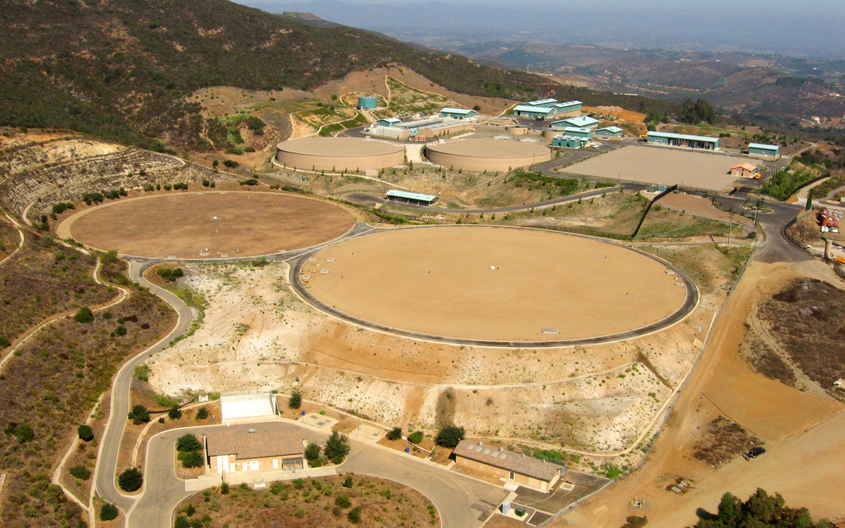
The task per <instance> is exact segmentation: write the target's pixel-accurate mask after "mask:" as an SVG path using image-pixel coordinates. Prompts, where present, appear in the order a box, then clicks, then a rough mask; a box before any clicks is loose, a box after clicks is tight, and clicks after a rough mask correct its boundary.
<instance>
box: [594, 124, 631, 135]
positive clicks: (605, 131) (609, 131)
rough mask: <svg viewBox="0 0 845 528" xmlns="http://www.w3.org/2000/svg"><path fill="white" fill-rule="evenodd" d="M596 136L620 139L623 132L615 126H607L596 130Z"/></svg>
mask: <svg viewBox="0 0 845 528" xmlns="http://www.w3.org/2000/svg"><path fill="white" fill-rule="evenodd" d="M596 135H597V136H603V137H622V136H623V135H624V131H623V130H622V129H621V128H619V127H617V126H609V127H604V128H600V129H598V130H596Z"/></svg>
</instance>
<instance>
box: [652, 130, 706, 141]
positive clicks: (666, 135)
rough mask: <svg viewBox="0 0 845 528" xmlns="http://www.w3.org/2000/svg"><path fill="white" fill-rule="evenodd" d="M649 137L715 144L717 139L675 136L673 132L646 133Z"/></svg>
mask: <svg viewBox="0 0 845 528" xmlns="http://www.w3.org/2000/svg"><path fill="white" fill-rule="evenodd" d="M648 135H649V136H654V137H662V138H669V139H688V140H692V141H706V142H708V143H717V142H718V141H719V138H714V137H707V136H690V135H688V134H675V133H674V132H654V131H651V132H649V133H648Z"/></svg>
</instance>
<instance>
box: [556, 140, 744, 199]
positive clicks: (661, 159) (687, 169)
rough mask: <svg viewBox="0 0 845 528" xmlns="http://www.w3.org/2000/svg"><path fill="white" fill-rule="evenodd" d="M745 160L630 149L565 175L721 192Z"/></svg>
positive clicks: (674, 150)
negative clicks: (737, 167)
mask: <svg viewBox="0 0 845 528" xmlns="http://www.w3.org/2000/svg"><path fill="white" fill-rule="evenodd" d="M743 161H749V159H748V158H743V157H737V156H727V155H723V154H711V153H703V152H695V151H692V150H682V149H677V148H671V147H644V146H628V147H622V148H620V149H616V150H612V151H610V152H608V153H607V154H603V155H601V156H594V157H592V158H590V159H587V160H585V161H582V162H580V163H576V164H575V165H571V166H569V167H567V168H566V172H567V173H570V174H578V175H585V176H593V177H598V178H609V179H612V178H616V177H617V176H618V177H620V178H621V179H622V180H627V181H636V182H642V183H648V184H655V185H656V184H662V185H674V184H679V185H681V184H683V185H686V186H689V187H697V188H699V189H708V190H711V191H716V192H718V191H721V190H723V189H725V188H727V187H729V186H730V185H731V184H732V183H733V182H734V180H736V178H734V177H733V176H731V175H730V174H729V172H730V168H731V167H732V166H734V165H736V164H737V163H741V162H743Z"/></svg>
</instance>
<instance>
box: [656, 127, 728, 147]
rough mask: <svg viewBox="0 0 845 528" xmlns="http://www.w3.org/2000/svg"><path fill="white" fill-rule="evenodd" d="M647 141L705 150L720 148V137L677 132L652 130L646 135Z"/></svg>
mask: <svg viewBox="0 0 845 528" xmlns="http://www.w3.org/2000/svg"><path fill="white" fill-rule="evenodd" d="M646 141H647V142H648V143H650V144H657V145H669V146H672V147H689V148H697V149H703V150H718V149H719V138H714V137H707V136H691V135H687V134H675V133H674V132H655V131H653V130H652V131H650V132H649V133H648V135H647V136H646Z"/></svg>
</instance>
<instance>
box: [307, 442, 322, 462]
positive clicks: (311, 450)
mask: <svg viewBox="0 0 845 528" xmlns="http://www.w3.org/2000/svg"><path fill="white" fill-rule="evenodd" d="M321 451H322V449H321V448H320V444H318V443H316V442H309V443H308V447H306V448H305V458H306V459H308V462H313V461H314V460H317V459H319V458H320V452H321ZM312 467H313V466H312Z"/></svg>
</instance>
